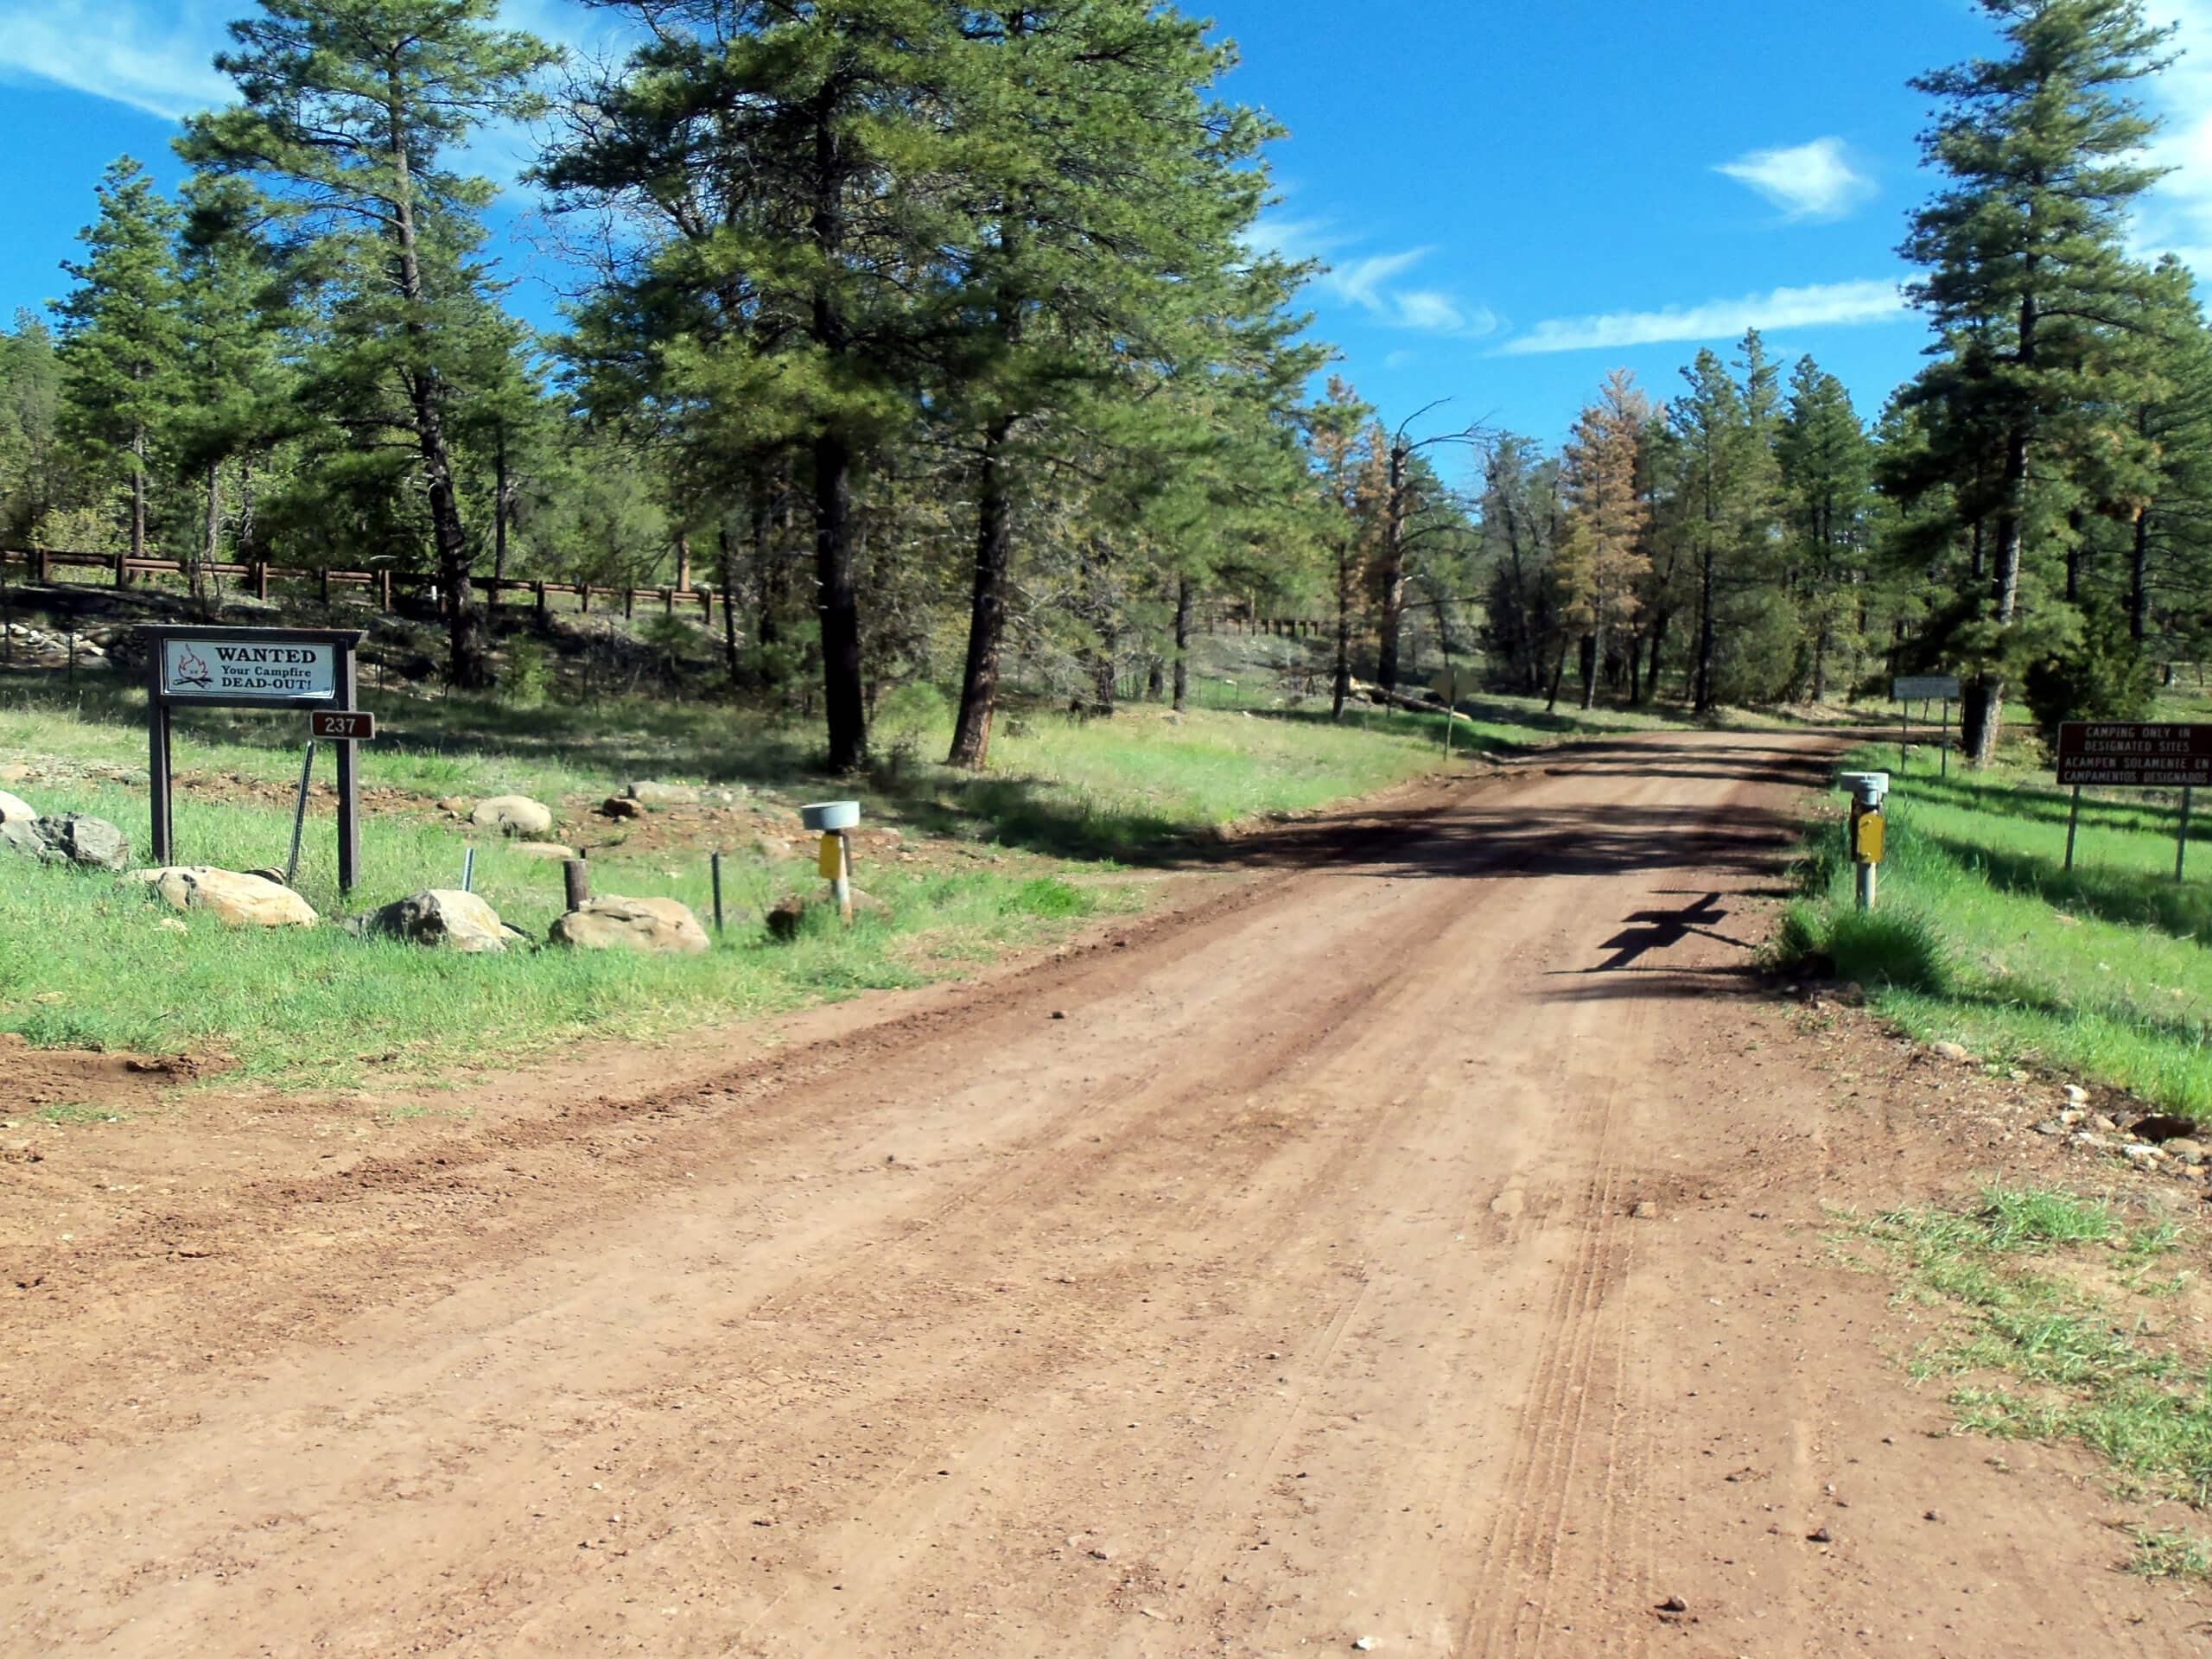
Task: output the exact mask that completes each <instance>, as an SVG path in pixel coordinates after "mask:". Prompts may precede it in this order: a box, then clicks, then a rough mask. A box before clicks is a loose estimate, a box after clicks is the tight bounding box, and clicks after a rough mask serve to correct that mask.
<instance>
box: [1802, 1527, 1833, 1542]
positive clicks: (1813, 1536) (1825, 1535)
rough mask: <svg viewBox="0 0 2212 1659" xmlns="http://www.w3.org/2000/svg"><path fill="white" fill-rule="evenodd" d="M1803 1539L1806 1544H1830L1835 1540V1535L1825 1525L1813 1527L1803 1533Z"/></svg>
mask: <svg viewBox="0 0 2212 1659" xmlns="http://www.w3.org/2000/svg"><path fill="white" fill-rule="evenodd" d="M1805 1541H1806V1542H1807V1543H1808V1544H1832V1543H1834V1541H1835V1535H1834V1534H1833V1533H1831V1532H1830V1531H1829V1530H1828V1529H1827V1528H1826V1527H1815V1528H1814V1529H1813V1530H1812V1531H1810V1532H1808V1533H1807V1534H1806V1535H1805Z"/></svg>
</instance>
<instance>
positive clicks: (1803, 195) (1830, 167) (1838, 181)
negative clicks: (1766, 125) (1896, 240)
mask: <svg viewBox="0 0 2212 1659" xmlns="http://www.w3.org/2000/svg"><path fill="white" fill-rule="evenodd" d="M1713 171H1715V172H1716V173H1726V175H1728V176H1729V177H1730V178H1732V179H1734V180H1736V181H1738V182H1739V183H1743V184H1748V185H1749V186H1751V188H1752V189H1754V190H1756V191H1758V193H1759V194H1761V195H1763V196H1764V197H1765V198H1766V199H1767V200H1769V201H1770V202H1772V203H1773V204H1774V205H1775V206H1776V207H1779V208H1781V209H1782V211H1783V218H1785V219H1844V218H1847V217H1848V216H1849V214H1850V213H1851V211H1852V210H1853V208H1855V207H1858V206H1859V204H1860V203H1861V202H1864V201H1866V200H1868V199H1869V198H1870V197H1872V195H1873V194H1874V181H1873V180H1872V179H1871V178H1869V177H1867V176H1866V175H1865V174H1864V173H1862V172H1860V171H1859V169H1858V168H1856V167H1854V166H1853V165H1852V161H1851V154H1850V152H1849V151H1848V150H1847V149H1846V148H1845V147H1844V143H1843V140H1842V139H1840V138H1815V139H1814V140H1813V142H1812V143H1809V144H1797V145H1794V146H1792V147H1790V148H1789V149H1755V150H1752V151H1751V153H1750V154H1749V155H1745V156H1738V157H1737V158H1736V159H1735V160H1734V161H1732V162H1722V163H1721V164H1720V165H1719V167H1717V168H1714V169H1713Z"/></svg>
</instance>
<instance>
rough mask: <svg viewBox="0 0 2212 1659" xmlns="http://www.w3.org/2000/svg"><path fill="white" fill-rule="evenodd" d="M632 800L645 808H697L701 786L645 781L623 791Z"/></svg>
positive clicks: (642, 780)
mask: <svg viewBox="0 0 2212 1659" xmlns="http://www.w3.org/2000/svg"><path fill="white" fill-rule="evenodd" d="M622 792H623V793H624V794H625V795H626V796H628V797H629V798H630V799H632V800H633V801H636V802H639V804H642V805H645V806H696V805H698V804H699V786H698V785H696V784H662V783H656V782H654V781H653V780H652V779H641V780H640V781H639V782H637V783H634V784H632V785H630V786H629V787H628V788H627V789H625V790H624V791H622Z"/></svg>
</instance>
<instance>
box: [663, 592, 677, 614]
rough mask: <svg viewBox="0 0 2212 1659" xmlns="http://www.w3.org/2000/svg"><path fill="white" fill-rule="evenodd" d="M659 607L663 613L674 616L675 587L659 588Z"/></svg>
mask: <svg viewBox="0 0 2212 1659" xmlns="http://www.w3.org/2000/svg"><path fill="white" fill-rule="evenodd" d="M660 607H661V609H662V611H663V612H664V613H666V614H668V615H670V616H674V615H675V614H676V589H675V588H662V589H661V590H660Z"/></svg>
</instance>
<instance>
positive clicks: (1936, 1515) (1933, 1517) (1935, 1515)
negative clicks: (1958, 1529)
mask: <svg viewBox="0 0 2212 1659" xmlns="http://www.w3.org/2000/svg"><path fill="white" fill-rule="evenodd" d="M1920 1518H1921V1519H1922V1520H1923V1521H1941V1520H1942V1518H1943V1512H1942V1510H1929V1511H1928V1512H1927V1513H1926V1514H1925V1515H1923V1516H1921V1517H1920Z"/></svg>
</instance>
